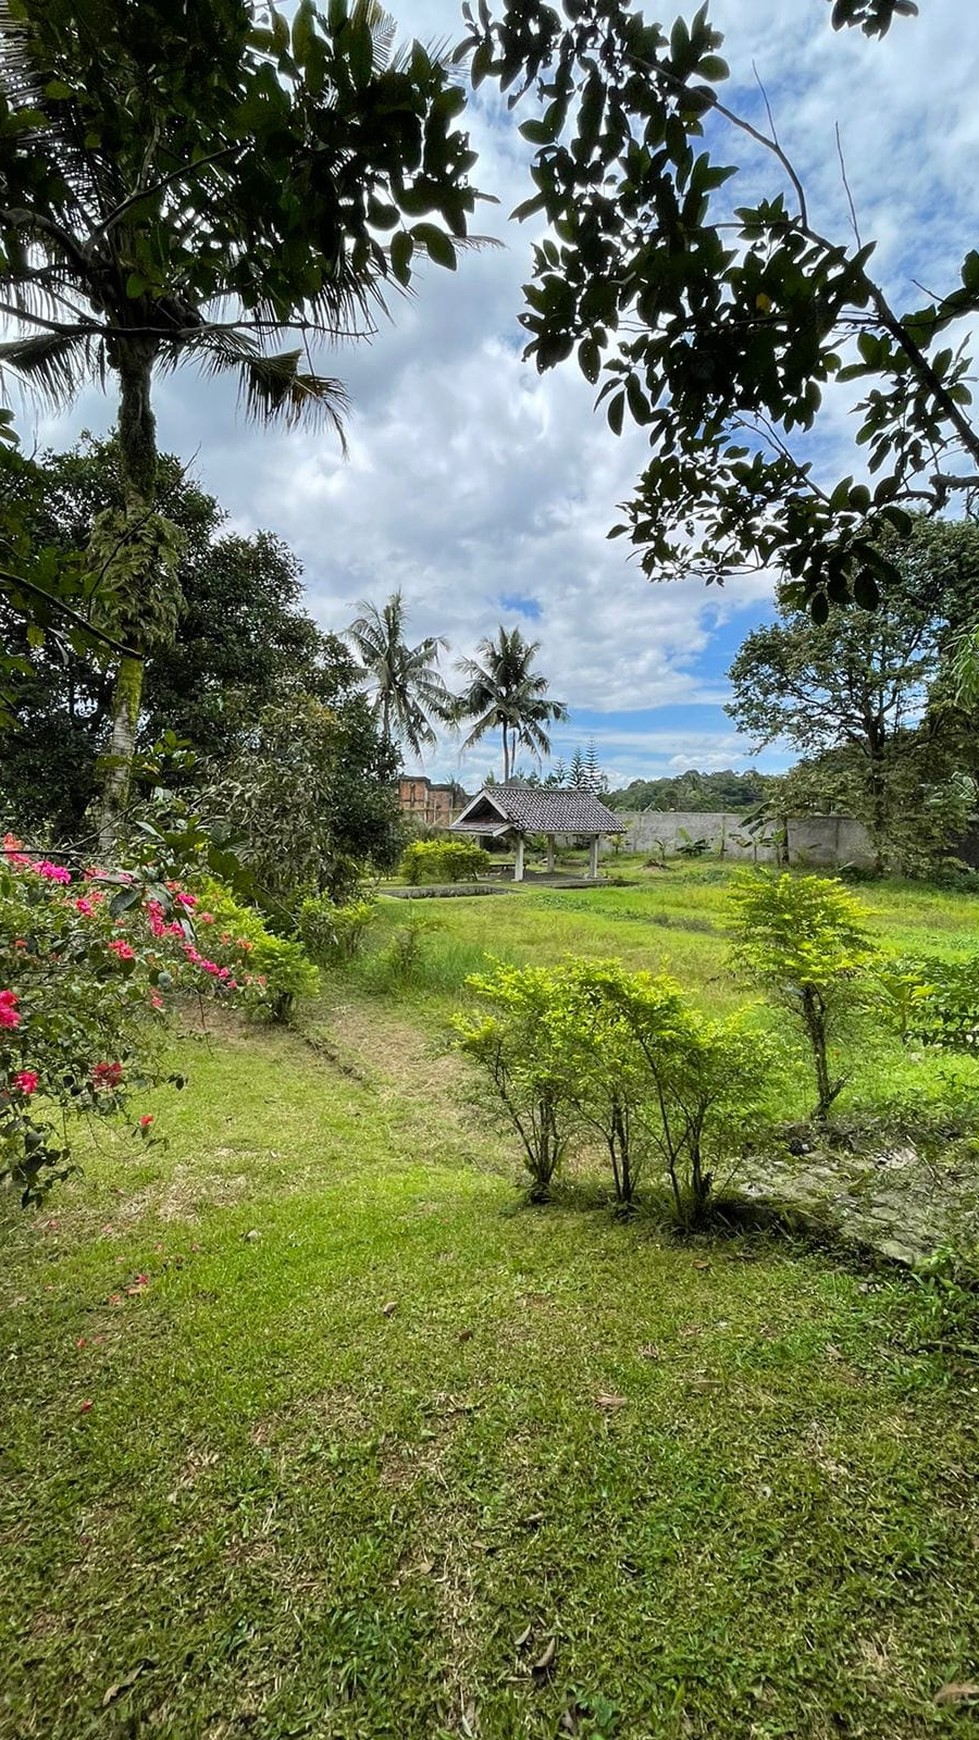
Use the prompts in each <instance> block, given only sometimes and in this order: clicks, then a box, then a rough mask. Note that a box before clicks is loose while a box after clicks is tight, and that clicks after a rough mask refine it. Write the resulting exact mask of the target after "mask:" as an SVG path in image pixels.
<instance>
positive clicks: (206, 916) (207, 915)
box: [197, 912, 214, 924]
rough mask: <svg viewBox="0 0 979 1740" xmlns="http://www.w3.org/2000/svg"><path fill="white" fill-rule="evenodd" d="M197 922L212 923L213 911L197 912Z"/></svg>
mask: <svg viewBox="0 0 979 1740" xmlns="http://www.w3.org/2000/svg"><path fill="white" fill-rule="evenodd" d="M197 922H198V924H213V923H214V914H213V912H199V913H198V914H197Z"/></svg>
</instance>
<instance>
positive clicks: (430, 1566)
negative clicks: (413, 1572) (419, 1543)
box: [418, 1559, 435, 1577]
mask: <svg viewBox="0 0 979 1740" xmlns="http://www.w3.org/2000/svg"><path fill="white" fill-rule="evenodd" d="M434 1569H435V1560H434V1559H422V1561H421V1563H420V1565H419V1566H418V1575H419V1577H430V1576H431V1575H432V1572H433V1571H434Z"/></svg>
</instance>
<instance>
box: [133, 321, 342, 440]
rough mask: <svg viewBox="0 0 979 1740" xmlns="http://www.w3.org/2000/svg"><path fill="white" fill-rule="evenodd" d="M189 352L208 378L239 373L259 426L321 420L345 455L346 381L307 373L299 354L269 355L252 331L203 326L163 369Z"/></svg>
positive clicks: (170, 353) (173, 350) (167, 355)
mask: <svg viewBox="0 0 979 1740" xmlns="http://www.w3.org/2000/svg"><path fill="white" fill-rule="evenodd" d="M188 354H189V355H190V356H191V357H193V358H195V360H196V361H197V365H198V367H199V368H200V370H201V372H202V373H203V374H205V375H215V374H234V375H237V377H238V381H239V387H240V398H241V401H242V403H243V405H244V407H245V412H246V415H248V416H249V417H253V418H254V419H255V420H256V422H260V423H273V422H276V421H279V420H281V421H282V422H284V423H285V425H286V427H287V428H293V427H294V426H295V425H296V424H297V423H302V422H306V421H308V420H312V421H315V420H317V419H323V420H324V421H326V422H327V423H329V424H330V426H331V427H332V428H333V429H334V430H335V432H336V434H337V437H338V439H339V441H340V445H341V447H342V449H343V451H344V453H346V450H347V447H346V437H345V435H344V429H343V418H344V417H345V415H346V414H347V413H348V412H349V409H350V399H349V396H348V393H347V389H346V387H345V386H344V384H343V382H342V381H338V380H335V379H333V378H332V377H331V376H328V375H317V374H313V373H311V372H309V371H307V370H306V369H303V368H302V367H301V364H302V361H303V352H302V351H301V350H288V351H280V352H278V353H276V354H273V355H271V356H269V355H266V353H265V352H264V351H263V350H262V349H261V347H260V345H259V344H258V342H257V340H256V339H255V338H254V337H253V336H252V335H251V333H248V332H244V331H241V330H238V329H236V328H234V327H227V326H220V327H218V326H209V325H208V324H207V323H205V324H204V325H202V326H200V327H198V328H196V329H194V330H192V331H189V332H187V333H186V335H185V336H184V340H183V343H182V344H181V345H180V346H176V345H174V346H171V347H170V348H169V349H168V350H167V351H165V352H164V355H163V357H162V358H161V366H163V367H166V368H174V367H176V366H177V364H178V363H179V362H180V360H181V357H182V356H186V355H188Z"/></svg>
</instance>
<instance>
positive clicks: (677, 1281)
mask: <svg viewBox="0 0 979 1740" xmlns="http://www.w3.org/2000/svg"><path fill="white" fill-rule="evenodd" d="M324 1045H325V1047H326V1049H325V1050H324V1049H322V1048H321V1050H320V1051H319V1052H315V1051H314V1050H313V1049H311V1048H310V1047H309V1046H308V1045H306V1044H304V1043H302V1042H301V1041H300V1040H298V1039H296V1038H294V1037H291V1036H289V1035H281V1034H273V1033H269V1034H248V1035H246V1036H243V1035H241V1034H238V1033H235V1032H234V1031H233V1030H232V1031H229V1032H228V1033H225V1034H223V1035H222V1036H221V1037H220V1038H219V1039H217V1040H215V1041H214V1042H213V1044H211V1045H210V1046H205V1045H202V1044H200V1043H199V1042H196V1043H195V1042H193V1041H190V1040H185V1041H184V1042H183V1043H182V1045H181V1048H180V1050H181V1058H180V1061H181V1062H182V1063H183V1062H186V1065H187V1068H188V1073H189V1076H190V1084H189V1086H188V1088H187V1089H186V1090H185V1093H184V1094H183V1095H181V1096H178V1097H176V1098H174V1097H170V1098H168V1099H162V1098H161V1100H160V1102H159V1104H158V1105H156V1106H154V1105H152V1104H148V1107H147V1109H153V1110H157V1111H158V1113H159V1123H160V1127H161V1128H165V1129H166V1131H167V1133H168V1136H169V1146H168V1147H166V1148H163V1147H162V1146H161V1147H158V1148H153V1149H149V1150H140V1151H139V1152H138V1153H137V1154H136V1155H135V1156H134V1155H133V1153H132V1151H131V1149H130V1148H129V1146H128V1144H126V1143H125V1142H124V1141H122V1140H120V1139H118V1138H106V1139H104V1140H103V1142H102V1143H101V1144H100V1150H99V1151H94V1150H93V1152H92V1154H91V1155H90V1156H89V1159H88V1162H87V1172H86V1176H85V1178H84V1179H82V1180H78V1181H75V1182H74V1183H73V1184H72V1185H70V1186H69V1187H67V1188H66V1189H65V1190H64V1191H63V1192H62V1193H61V1195H60V1197H58V1198H57V1199H56V1200H55V1201H54V1202H53V1204H52V1209H51V1212H50V1213H49V1214H46V1215H44V1216H42V1217H41V1218H40V1219H31V1218H29V1217H22V1216H19V1215H18V1213H17V1211H15V1210H14V1209H13V1208H12V1207H10V1208H5V1209H4V1210H3V1223H2V1227H0V1232H2V1236H3V1239H4V1248H5V1261H4V1265H3V1269H2V1274H0V1300H2V1315H0V1340H2V1345H0V1373H2V1376H0V1419H2V1458H0V1568H2V1572H3V1575H2V1578H0V1650H2V1657H3V1661H4V1664H5V1668H4V1675H3V1685H2V1690H0V1737H2V1740H8V1737H9V1740H28V1737H30V1740H33V1737H35V1736H38V1737H41V1736H43V1737H44V1740H69V1737H70V1740H76V1737H78V1740H82V1737H87V1736H90V1735H91V1736H107V1737H111V1740H123V1737H126V1740H129V1737H131V1736H147V1737H150V1736H154V1737H156V1736H165V1737H168V1740H169V1737H171V1736H172V1737H173V1740H197V1737H198V1736H200V1737H201V1740H239V1737H240V1740H244V1737H246V1736H260V1737H261V1740H287V1737H299V1736H309V1737H311V1740H341V1737H342V1740H355V1737H357V1740H360V1737H363V1740H388V1737H390V1740H438V1737H447V1736H450V1735H451V1736H457V1735H458V1736H469V1737H470V1740H472V1737H475V1736H480V1737H481V1740H511V1737H514V1736H533V1737H540V1740H544V1737H548V1740H552V1737H555V1736H558V1735H560V1734H563V1733H574V1732H577V1733H578V1734H580V1735H582V1736H591V1740H599V1736H606V1737H610V1736H613V1735H614V1736H617V1737H619V1740H654V1737H655V1740H659V1737H660V1736H665V1737H670V1740H673V1737H675V1740H689V1737H693V1740H700V1737H703V1740H707V1736H716V1735H721V1736H725V1737H726V1736H731V1737H733V1740H759V1737H761V1740H769V1737H770V1740H776V1736H788V1735H791V1736H796V1737H799V1740H829V1737H830V1736H839V1735H848V1736H854V1737H856V1736H860V1737H861V1740H885V1737H886V1740H911V1737H912V1736H918V1735H926V1734H939V1733H952V1732H960V1731H962V1729H963V1724H965V1725H966V1726H967V1725H968V1724H969V1717H968V1715H967V1714H963V1713H962V1712H961V1711H957V1710H956V1709H955V1708H954V1707H946V1706H943V1705H941V1704H938V1703H936V1702H935V1694H936V1692H937V1691H938V1690H939V1688H940V1687H941V1686H942V1685H943V1684H944V1683H945V1682H947V1681H949V1680H957V1681H964V1680H965V1681H967V1680H970V1679H974V1678H975V1677H976V1671H977V1669H979V1587H977V1579H976V1569H975V1554H976V1542H977V1540H979V1498H977V1495H976V1491H975V1486H974V1480H973V1473H972V1471H973V1468H974V1462H975V1451H976V1428H977V1423H979V1413H977V1398H976V1379H975V1377H974V1376H973V1375H972V1372H971V1369H970V1368H969V1367H968V1365H965V1364H964V1365H963V1366H962V1367H961V1369H955V1368H950V1367H949V1366H948V1364H946V1363H944V1362H942V1361H941V1360H939V1358H938V1357H937V1355H936V1354H935V1353H934V1352H928V1351H923V1350H922V1342H923V1341H924V1340H927V1339H928V1338H929V1331H928V1326H927V1325H926V1324H925V1323H924V1321H923V1319H922V1315H921V1307H920V1303H919V1302H917V1300H916V1296H915V1294H914V1292H913V1290H912V1289H910V1288H909V1287H908V1286H907V1285H904V1284H899V1283H894V1284H893V1285H892V1284H889V1283H884V1282H882V1281H879V1280H869V1279H867V1278H866V1277H863V1276H861V1275H860V1274H859V1273H857V1272H850V1271H848V1270H845V1269H842V1268H838V1267H834V1266H833V1265H832V1264H831V1263H829V1262H828V1261H827V1260H826V1259H825V1258H823V1257H820V1256H819V1255H818V1254H815V1253H811V1252H810V1253H799V1252H794V1251H793V1250H791V1249H790V1248H788V1247H785V1246H776V1245H771V1244H766V1243H757V1244H751V1243H744V1242H732V1243H720V1242H719V1243H715V1244H713V1245H706V1244H696V1245H675V1244H670V1243H668V1242H664V1241H662V1240H660V1239H659V1238H657V1237H656V1236H654V1235H653V1234H652V1233H651V1232H650V1230H649V1229H648V1227H644V1226H642V1225H641V1224H633V1225H627V1226H623V1225H619V1224H616V1223H615V1222H614V1221H612V1220H611V1219H610V1218H609V1217H608V1216H607V1214H605V1213H604V1212H593V1213H584V1212H582V1211H581V1210H574V1209H571V1208H566V1207H565V1208H561V1207H557V1208H552V1209H549V1210H546V1211H529V1210H525V1209H522V1208H520V1207H519V1206H518V1205H517V1201H516V1197H515V1193H514V1190H513V1187H512V1182H511V1180H510V1178H509V1177H508V1176H506V1175H505V1173H504V1172H502V1171H501V1170H500V1167H501V1163H502V1160H503V1153H504V1151H503V1149H502V1147H501V1145H500V1143H499V1142H498V1140H497V1139H496V1138H488V1137H487V1136H486V1135H485V1133H484V1132H483V1131H482V1130H481V1129H480V1128H479V1127H478V1126H476V1125H475V1124H474V1123H473V1122H472V1121H471V1119H470V1118H469V1116H468V1115H467V1114H466V1112H465V1111H464V1110H463V1109H461V1108H458V1107H454V1109H453V1110H452V1113H451V1116H449V1117H448V1118H445V1117H443V1116H442V1115H441V1112H440V1105H441V1101H442V1097H443V1095H444V1091H445V1088H446V1086H447V1080H448V1078H447V1073H446V1072H447V1070H451V1065H446V1064H445V1062H444V1061H441V1060H439V1058H438V1057H436V1056H434V1055H433V1053H432V1051H431V1046H430V1041H429V1039H428V1037H427V1036H426V1035H424V1034H421V1033H417V1032H416V1031H415V1029H414V1027H413V1025H412V1023H411V1021H410V1018H409V1017H408V1016H407V1015H396V1016H395V1015H391V1014H385V1015H381V1016H376V1015H374V1014H373V1013H368V1012H367V1011H366V1010H365V1008H364V1007H363V1006H362V1005H360V1004H359V1003H357V1002H356V1000H355V999H353V998H351V1000H350V1001H349V1002H348V1003H346V1004H345V1005H344V1006H343V1007H342V1008H341V1009H338V1010H336V1011H335V1012H334V1017H333V1022H332V1025H331V1030H330V1033H329V1034H328V1035H327V1036H326V1037H325V1039H323V1040H322V1041H321V1046H324ZM330 1048H332V1051H333V1057H332V1060H331V1057H330V1056H329V1055H328V1053H329V1050H330ZM253 1235H257V1236H253ZM518 1640H519V1641H518ZM535 1661H536V1662H544V1663H545V1665H544V1666H542V1667H541V1668H540V1669H539V1670H538V1671H537V1672H536V1673H535V1672H534V1671H533V1663H534V1662H535Z"/></svg>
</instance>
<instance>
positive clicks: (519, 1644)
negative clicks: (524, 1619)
mask: <svg viewBox="0 0 979 1740" xmlns="http://www.w3.org/2000/svg"><path fill="white" fill-rule="evenodd" d="M533 1631H534V1626H533V1621H531V1623H530V1624H529V1625H528V1626H527V1628H526V1630H525V1631H522V1632H521V1633H520V1636H519V1637H515V1638H514V1640H513V1647H514V1649H526V1647H527V1645H528V1643H529V1642H530V1639H531V1637H532V1636H533Z"/></svg>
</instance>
